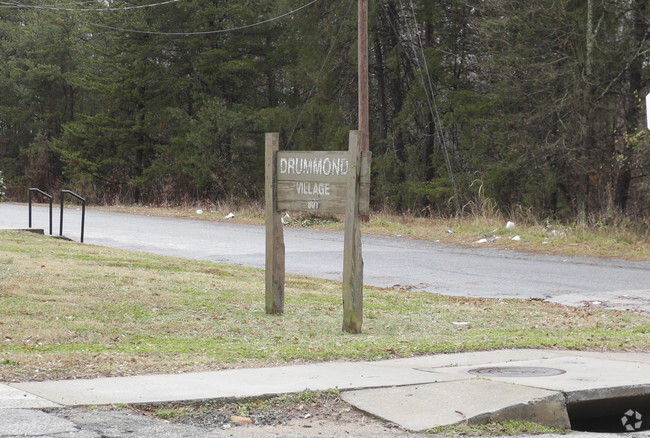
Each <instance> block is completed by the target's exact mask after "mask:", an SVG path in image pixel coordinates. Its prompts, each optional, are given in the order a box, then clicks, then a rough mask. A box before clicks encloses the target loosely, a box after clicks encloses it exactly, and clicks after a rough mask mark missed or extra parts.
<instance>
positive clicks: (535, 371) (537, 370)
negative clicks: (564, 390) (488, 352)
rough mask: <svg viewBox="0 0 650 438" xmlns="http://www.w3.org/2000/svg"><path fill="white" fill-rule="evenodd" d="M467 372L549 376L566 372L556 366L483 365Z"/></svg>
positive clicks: (516, 375)
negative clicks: (483, 366)
mask: <svg viewBox="0 0 650 438" xmlns="http://www.w3.org/2000/svg"><path fill="white" fill-rule="evenodd" d="M468 372H469V373H470V374H477V375H479V376H491V377H549V376H558V375H560V374H564V373H566V371H564V370H560V369H558V368H544V367H485V368H474V369H472V370H469V371H468Z"/></svg>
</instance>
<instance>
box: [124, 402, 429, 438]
mask: <svg viewBox="0 0 650 438" xmlns="http://www.w3.org/2000/svg"><path fill="white" fill-rule="evenodd" d="M130 409H133V410H134V411H136V412H138V413H140V414H142V415H146V416H148V417H152V418H157V419H159V420H161V421H168V422H171V423H177V424H184V425H190V426H194V427H198V428H201V429H204V430H209V431H213V432H227V435H229V436H246V437H254V436H259V437H264V436H298V435H300V436H306V435H307V436H308V435H325V436H361V437H362V436H373V437H384V436H385V437H396V436H397V437H419V436H424V435H421V434H415V433H411V432H408V431H406V430H404V429H401V428H400V427H399V426H398V425H396V424H393V423H389V422H385V421H383V420H380V419H378V418H374V417H372V416H369V415H368V414H366V413H364V412H362V411H359V410H358V409H356V408H354V407H353V406H351V405H349V404H347V403H346V402H344V401H343V400H342V399H341V398H340V396H339V394H338V392H336V391H328V392H305V393H302V394H297V395H281V396H277V397H273V398H269V399H257V400H250V401H239V402H205V403H199V404H163V405H150V406H144V407H143V406H139V407H130Z"/></svg>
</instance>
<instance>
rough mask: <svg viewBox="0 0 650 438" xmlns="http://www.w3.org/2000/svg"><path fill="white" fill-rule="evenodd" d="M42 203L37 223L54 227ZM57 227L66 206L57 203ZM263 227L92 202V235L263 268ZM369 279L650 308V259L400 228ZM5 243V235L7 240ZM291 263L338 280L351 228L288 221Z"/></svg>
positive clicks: (369, 254) (72, 217)
mask: <svg viewBox="0 0 650 438" xmlns="http://www.w3.org/2000/svg"><path fill="white" fill-rule="evenodd" d="M80 218H81V211H80V210H79V209H74V208H73V209H66V211H65V214H64V219H65V222H64V232H63V234H64V235H66V236H68V237H70V238H72V239H74V240H79V238H80V228H81V227H80ZM48 220H49V219H48V214H47V209H46V208H44V207H35V208H34V212H33V226H34V227H35V228H45V230H46V233H48V231H49V230H48V227H49V225H48ZM53 221H54V230H53V231H54V234H55V235H57V234H58V233H59V211H58V208H55V209H54V218H53ZM27 223H28V209H27V207H26V206H25V205H15V204H6V203H3V204H0V229H2V228H26V226H27ZM264 233H265V230H264V227H260V226H252V225H239V224H234V223H223V222H219V223H217V222H205V221H198V220H189V219H173V218H160V217H153V216H136V215H128V214H119V213H106V212H100V211H94V210H88V211H86V220H85V236H84V242H85V243H87V244H93V245H102V246H108V247H115V248H121V249H129V250H135V251H144V252H150V253H156V254H165V255H171V256H177V257H184V258H191V259H199V260H210V261H214V262H219V263H226V264H234V265H242V266H249V267H254V268H264V262H265V257H264V251H265V249H264V245H265V236H264ZM362 240H363V258H364V265H365V268H364V284H366V285H373V286H381V287H399V288H406V289H412V290H420V291H427V292H435V293H439V294H445V295H454V296H470V297H484V298H519V299H530V298H535V299H544V300H547V301H552V302H558V303H562V304H566V305H577V306H582V305H585V304H587V305H590V306H605V307H609V308H617V309H625V310H639V311H644V312H647V313H650V262H630V261H624V260H618V259H600V258H586V257H564V256H548V255H537V254H535V255H533V254H529V253H524V252H518V251H513V250H503V249H494V248H488V247H485V248H463V247H457V246H452V245H446V244H441V243H436V242H423V241H416V240H408V239H401V238H396V237H380V236H369V235H365V236H363V239H362ZM0 244H1V243H0ZM285 246H286V271H287V273H292V274H301V275H306V276H310V277H315V278H327V279H334V280H340V279H341V277H342V270H343V233H342V232H334V231H319V230H310V229H297V228H285Z"/></svg>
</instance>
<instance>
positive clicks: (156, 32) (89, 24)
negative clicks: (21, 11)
mask: <svg viewBox="0 0 650 438" xmlns="http://www.w3.org/2000/svg"><path fill="white" fill-rule="evenodd" d="M178 1H180V0H169V1H167V2H162V3H156V4H152V5H151V6H159V5H164V4H169V3H176V2H178ZM317 1H318V0H312V1H310V2H309V3H307V4H305V5H303V6H300V7H298V8H296V9H292V10H290V11H289V12H285V13H284V14H282V15H278V16H276V17H273V18H269V19H266V20H262V21H258V22H256V23H251V24H246V25H243V26H237V27H231V28H228V29H217V30H205V31H187V32H162V31H151V30H140V29H128V28H124V27H115V26H109V25H107V24H100V23H94V22H90V21H84V20H76V21H78V22H79V23H82V24H85V25H87V26H93V27H98V28H101V29H108V30H114V31H117V32H127V33H138V34H148V35H167V36H193V35H211V34H220V33H229V32H235V31H239V30H244V29H250V28H252V27H257V26H262V25H264V24H268V23H271V22H274V21H277V20H280V19H282V18H285V17H287V16H289V15H292V14H295V13H296V12H299V11H301V10H303V9H305V8H308V7H309V6H311V5H313V4H314V3H316V2H317ZM3 4H4V5H9V4H13V5H14V6H13V7H19V8H20V7H22V8H27V9H37V10H42V11H44V12H47V13H50V14H53V15H56V14H54V12H51V8H46V7H41V8H34V7H32V6H30V5H25V4H20V3H15V2H11V3H4V2H0V5H3ZM151 6H142V7H151ZM117 9H119V8H116V10H117ZM133 9H135V7H133ZM58 10H61V11H69V10H70V9H58ZM85 10H86V11H87V10H88V9H85ZM105 10H107V9H99V11H105ZM57 16H58V15H57ZM58 17H60V18H65V19H68V20H69V19H71V18H70V17H61V16H58Z"/></svg>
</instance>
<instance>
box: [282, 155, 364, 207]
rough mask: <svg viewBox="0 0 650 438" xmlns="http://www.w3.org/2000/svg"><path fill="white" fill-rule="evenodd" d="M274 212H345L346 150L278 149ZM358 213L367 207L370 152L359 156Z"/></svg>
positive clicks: (347, 157)
mask: <svg viewBox="0 0 650 438" xmlns="http://www.w3.org/2000/svg"><path fill="white" fill-rule="evenodd" d="M276 171H277V202H278V204H277V208H278V211H283V210H292V211H307V212H318V213H338V214H343V213H345V202H346V196H347V179H348V173H349V172H350V153H349V152H324V151H318V152H312V151H309V152H304V151H297V152H287V151H283V152H278V153H277V163H276ZM360 171H361V174H360V195H359V196H360V201H359V211H360V212H361V213H360V214H366V215H367V214H369V210H370V152H365V153H363V154H362V156H361V169H360Z"/></svg>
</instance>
